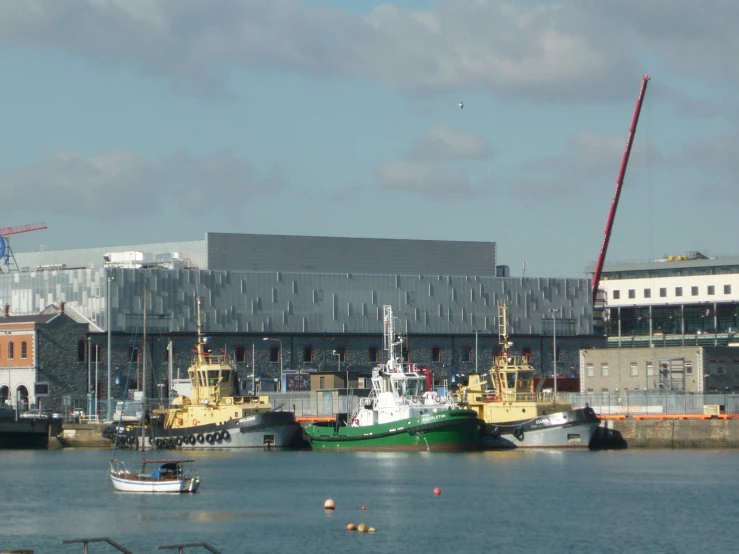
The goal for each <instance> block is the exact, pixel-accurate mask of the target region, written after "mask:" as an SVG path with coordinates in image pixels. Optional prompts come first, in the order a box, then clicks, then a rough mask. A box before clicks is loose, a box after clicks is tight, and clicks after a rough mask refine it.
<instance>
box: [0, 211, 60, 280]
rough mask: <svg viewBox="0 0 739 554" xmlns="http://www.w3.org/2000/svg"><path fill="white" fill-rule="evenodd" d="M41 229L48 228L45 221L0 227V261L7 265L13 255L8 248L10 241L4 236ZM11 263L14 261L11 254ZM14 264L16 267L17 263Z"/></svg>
mask: <svg viewBox="0 0 739 554" xmlns="http://www.w3.org/2000/svg"><path fill="white" fill-rule="evenodd" d="M42 229H48V227H47V226H46V223H26V224H25V225H15V226H13V227H0V262H4V263H5V265H8V262H9V261H10V257H11V256H13V251H12V250H11V249H10V242H9V241H8V239H6V238H5V237H8V236H10V235H18V234H20V233H30V232H31V231H41V230H42ZM13 263H15V256H13ZM15 265H16V269H17V268H18V264H17V263H16V264H15ZM0 273H2V269H0Z"/></svg>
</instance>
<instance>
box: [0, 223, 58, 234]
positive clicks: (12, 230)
mask: <svg viewBox="0 0 739 554" xmlns="http://www.w3.org/2000/svg"><path fill="white" fill-rule="evenodd" d="M43 229H48V227H47V226H46V223H26V224H25V225H15V226H14V227H0V237H7V236H10V235H17V234H19V233H28V232H30V231H41V230H43Z"/></svg>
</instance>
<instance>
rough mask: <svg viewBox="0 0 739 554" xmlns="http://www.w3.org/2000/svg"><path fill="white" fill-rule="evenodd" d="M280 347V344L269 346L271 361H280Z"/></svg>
mask: <svg viewBox="0 0 739 554" xmlns="http://www.w3.org/2000/svg"><path fill="white" fill-rule="evenodd" d="M280 357H281V356H280V347H279V346H278V345H276V344H275V345H273V346H270V347H269V361H270V362H279V361H280Z"/></svg>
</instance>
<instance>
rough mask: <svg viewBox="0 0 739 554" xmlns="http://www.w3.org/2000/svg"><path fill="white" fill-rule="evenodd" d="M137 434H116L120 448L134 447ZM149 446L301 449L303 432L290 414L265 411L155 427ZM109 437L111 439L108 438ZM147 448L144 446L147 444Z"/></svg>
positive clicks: (216, 448)
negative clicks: (223, 419)
mask: <svg viewBox="0 0 739 554" xmlns="http://www.w3.org/2000/svg"><path fill="white" fill-rule="evenodd" d="M139 434H140V432H139V430H137V429H136V428H132V429H128V430H125V431H123V432H121V433H120V434H119V439H118V440H119V441H121V442H122V443H123V444H124V446H133V447H136V439H137V436H138V435H139ZM153 434H154V436H153V437H152V438H150V439H147V441H148V442H149V444H150V445H151V446H153V447H155V448H160V449H174V448H179V449H182V450H211V449H213V450H231V449H243V448H262V449H264V448H267V449H271V448H301V447H305V446H307V444H306V443H305V441H304V440H303V429H302V427H301V426H300V424H299V423H298V422H297V421H296V420H295V415H294V414H293V413H292V412H267V413H263V414H254V415H251V416H247V417H244V418H241V419H232V420H231V421H228V422H226V423H223V424H220V425H218V424H208V425H198V426H191V427H181V428H172V429H165V428H155V429H154V431H153ZM111 438H113V439H114V438H115V437H114V436H112V437H111ZM147 446H148V445H147Z"/></svg>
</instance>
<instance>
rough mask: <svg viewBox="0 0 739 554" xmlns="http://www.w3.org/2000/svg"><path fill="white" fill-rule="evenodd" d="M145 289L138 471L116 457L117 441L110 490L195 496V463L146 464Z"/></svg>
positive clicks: (147, 461)
mask: <svg viewBox="0 0 739 554" xmlns="http://www.w3.org/2000/svg"><path fill="white" fill-rule="evenodd" d="M147 293H148V291H147V287H146V285H144V326H143V327H144V340H143V343H144V344H143V355H144V356H143V357H144V363H143V379H142V385H141V387H142V389H143V391H144V395H143V400H142V402H141V416H140V417H141V420H140V422H141V441H140V443H139V441H138V439H137V440H136V441H135V443H134V445H132V446H134V448H135V447H137V446H138V445H139V444H140V445H141V471H133V470H130V469H127V468H126V465H125V463H124V462H123V461H122V460H118V459H116V457H115V449H116V446H117V441H116V443H115V446H114V447H113V458H112V459H111V460H110V470H109V471H110V479H111V481H112V482H113V488H114V489H115V490H117V491H120V492H197V490H198V487H200V476H199V475H198V472H197V469H196V467H195V461H194V460H147V459H146V433H145V432H146V425H145V423H146V344H147V341H146V297H147Z"/></svg>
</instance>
